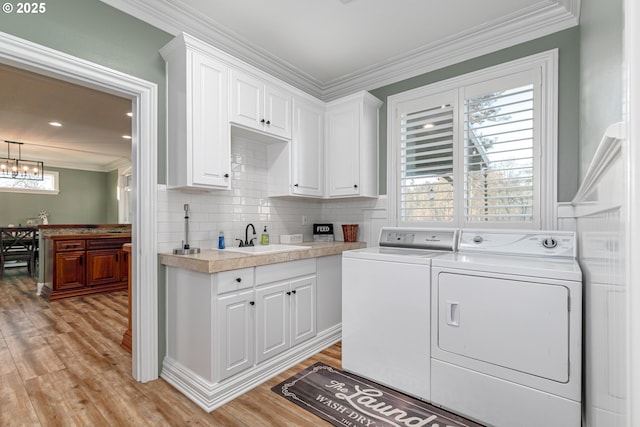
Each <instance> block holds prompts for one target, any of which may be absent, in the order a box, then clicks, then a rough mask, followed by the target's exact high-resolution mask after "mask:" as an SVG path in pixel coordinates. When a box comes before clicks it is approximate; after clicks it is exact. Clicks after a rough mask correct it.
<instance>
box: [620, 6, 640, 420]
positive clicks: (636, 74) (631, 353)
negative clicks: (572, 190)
mask: <svg viewBox="0 0 640 427" xmlns="http://www.w3.org/2000/svg"><path fill="white" fill-rule="evenodd" d="M624 17H625V18H624V19H625V23H624V43H623V45H624V58H625V61H624V63H625V65H626V70H624V78H625V81H626V88H625V89H626V99H627V105H626V109H625V118H624V119H625V123H626V131H627V134H626V141H625V146H626V150H627V156H625V158H624V159H625V162H626V173H627V176H626V177H625V178H626V183H627V189H626V190H627V191H626V200H625V208H626V209H627V211H626V216H625V224H626V227H627V230H626V231H627V233H626V236H627V241H626V247H625V258H626V259H625V265H626V277H625V283H626V286H627V292H628V298H627V336H628V344H629V345H628V352H627V372H628V374H629V376H628V378H629V384H628V390H627V414H628V418H627V425H628V426H630V427H631V426H637V425H640V407H638V404H637V402H638V399H640V364H639V363H638V360H640V311H639V309H640V289H639V288H638V286H637V285H638V283H637V278H638V277H639V276H640V263H638V262H637V260H638V259H640V217H639V216H638V212H640V147H638V144H639V143H640V53H638V50H639V49H640V28H639V26H640V5H639V4H638V1H637V0H625V2H624Z"/></svg>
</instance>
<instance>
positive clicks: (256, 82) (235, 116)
mask: <svg viewBox="0 0 640 427" xmlns="http://www.w3.org/2000/svg"><path fill="white" fill-rule="evenodd" d="M230 119H231V121H232V122H234V123H237V124H239V125H243V126H246V127H249V128H252V129H256V130H260V131H262V130H264V126H263V123H265V122H266V119H265V117H264V83H263V82H262V80H260V79H258V78H256V77H253V76H251V75H249V74H245V73H242V72H240V71H236V70H232V71H231V118H230Z"/></svg>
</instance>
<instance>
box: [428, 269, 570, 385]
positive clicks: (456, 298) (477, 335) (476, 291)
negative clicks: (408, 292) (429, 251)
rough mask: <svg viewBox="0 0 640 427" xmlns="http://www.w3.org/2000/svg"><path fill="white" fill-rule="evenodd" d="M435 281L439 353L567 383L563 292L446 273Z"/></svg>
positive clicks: (539, 285) (566, 293) (565, 297)
mask: <svg viewBox="0 0 640 427" xmlns="http://www.w3.org/2000/svg"><path fill="white" fill-rule="evenodd" d="M437 277H438V279H437V282H436V286H437V287H438V315H437V318H438V327H437V333H438V336H437V346H438V348H440V349H441V350H444V351H446V352H451V353H455V354H458V355H460V356H464V357H466V358H471V359H475V360H479V361H482V362H486V363H490V364H493V365H497V366H501V367H504V368H507V369H512V370H516V371H520V372H524V373H527V374H531V375H535V376H539V377H543V378H547V379H550V380H553V381H558V382H562V383H565V382H567V381H569V289H568V288H567V287H565V286H561V285H554V284H546V283H539V282H532V281H519V280H514V279H507V278H496V277H481V276H475V275H466V274H458V273H451V272H440V274H438V276H437ZM529 280H531V279H530V278H529Z"/></svg>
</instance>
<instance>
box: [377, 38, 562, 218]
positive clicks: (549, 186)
mask: <svg viewBox="0 0 640 427" xmlns="http://www.w3.org/2000/svg"><path fill="white" fill-rule="evenodd" d="M532 69H539V70H540V73H541V82H542V86H541V88H540V89H541V90H540V105H541V107H542V108H541V111H540V117H541V119H542V123H541V128H540V144H541V153H539V155H540V156H541V157H540V173H539V180H540V188H539V191H540V194H541V195H544V197H541V198H540V218H539V221H537V223H535V222H534V224H531V225H529V224H527V225H525V224H516V223H510V224H501V223H498V222H488V223H486V224H484V223H480V224H474V225H473V227H474V228H483V227H489V228H522V227H523V226H525V227H533V228H540V229H555V228H557V211H558V203H557V194H558V191H557V182H558V167H557V158H558V119H557V117H558V49H552V50H549V51H546V52H541V53H538V54H534V55H530V56H527V57H524V58H520V59H516V60H513V61H509V62H505V63H502V64H498V65H494V66H492V67H488V68H485V69H482V70H478V71H474V72H471V73H467V74H463V75H460V76H456V77H452V78H450V79H446V80H442V81H440V82H435V83H432V84H428V85H425V86H421V87H418V88H415V89H410V90H408V91H405V92H401V93H397V94H394V95H391V96H389V97H388V98H387V105H388V108H387V196H388V204H389V212H388V213H389V220H390V222H391V223H392V224H395V225H398V224H399V208H400V204H399V200H398V186H399V184H400V183H399V181H400V177H399V147H400V143H401V141H400V133H399V128H398V125H399V117H398V104H400V103H405V102H409V101H412V100H415V99H419V98H421V97H424V96H430V95H433V94H436V93H440V92H445V91H449V90H454V89H458V88H459V87H461V86H467V85H471V84H476V83H480V82H482V81H486V80H491V79H496V78H500V77H502V76H506V75H509V74H513V73H517V72H522V71H528V70H532ZM430 226H434V227H452V226H454V227H462V226H463V225H462V224H458V223H457V222H456V223H454V224H438V225H434V224H432V223H431V224H430Z"/></svg>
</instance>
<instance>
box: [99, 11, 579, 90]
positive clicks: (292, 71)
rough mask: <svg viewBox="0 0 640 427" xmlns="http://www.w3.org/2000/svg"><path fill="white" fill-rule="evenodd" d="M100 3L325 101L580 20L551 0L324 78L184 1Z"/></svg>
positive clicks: (444, 65) (549, 32) (408, 76)
mask: <svg viewBox="0 0 640 427" xmlns="http://www.w3.org/2000/svg"><path fill="white" fill-rule="evenodd" d="M101 1H102V2H104V3H106V4H108V5H110V6H112V7H114V8H116V9H119V10H121V11H122V12H125V13H127V14H129V15H132V16H134V17H136V18H138V19H140V20H142V21H144V22H147V23H148V24H151V25H153V26H155V27H157V28H159V29H161V30H163V31H166V32H168V33H170V34H173V35H177V34H179V33H181V32H187V33H189V34H190V35H192V36H194V37H197V38H199V39H201V40H202V41H204V42H206V43H209V44H211V45H213V46H215V47H217V48H218V49H220V50H222V51H224V52H227V53H229V54H230V55H232V56H234V57H236V58H238V59H240V60H242V61H244V62H246V63H248V64H250V65H252V66H254V67H256V68H258V69H261V70H263V71H265V72H267V73H269V74H271V75H272V76H274V77H276V78H278V79H280V80H282V81H284V82H286V83H289V84H290V85H292V86H294V87H297V88H298V89H300V90H303V91H305V92H307V93H309V94H310V95H313V96H315V97H316V98H319V99H321V100H323V101H330V100H333V99H336V98H340V97H342V96H345V95H348V94H352V93H354V92H357V91H360V90H372V89H376V88H379V87H382V86H385V85H388V84H391V83H395V82H398V81H401V80H404V79H407V78H411V77H415V76H418V75H420V74H424V73H427V72H430V71H433V70H437V69H439V68H442V67H446V66H449V65H453V64H456V63H459V62H462V61H466V60H469V59H472V58H474V57H478V56H481V55H485V54H488V53H492V52H496V51H498V50H500V49H504V48H507V47H510V46H513V45H516V44H519V43H524V42H527V41H530V40H533V39H536V38H540V37H543V36H546V35H549V34H552V33H555V32H558V31H562V30H565V29H568V28H571V27H574V26H576V25H578V23H579V10H580V0H548V1H547V2H546V3H547V4H546V5H544V6H543V7H540V6H536V7H531V8H530V9H528V10H525V11H521V12H520V13H518V14H513V15H510V16H506V17H503V18H501V19H498V20H494V21H492V22H489V23H484V24H483V25H482V26H478V27H475V28H470V29H468V30H467V31H465V32H464V33H460V34H456V35H455V36H452V37H449V38H447V39H443V40H439V41H438V42H436V43H432V44H430V45H427V46H423V47H422V48H420V49H416V50H414V51H411V52H408V53H406V54H403V55H399V56H396V57H393V58H389V59H387V60H385V61H383V62H380V63H378V64H374V65H372V66H370V67H367V68H364V69H361V70H358V71H356V72H354V73H350V74H348V75H344V76H341V77H339V78H337V79H334V80H332V81H329V82H321V81H318V80H317V79H315V78H313V77H312V76H310V75H308V74H306V73H304V72H302V71H301V70H300V69H298V68H296V67H295V66H293V65H292V64H289V63H287V62H286V61H283V60H282V59H281V58H279V57H277V56H275V55H272V54H271V53H269V52H268V51H266V50H264V49H261V48H258V47H256V46H253V45H251V44H250V43H249V42H248V41H247V40H245V39H243V38H242V37H241V36H239V35H238V34H236V33H234V32H233V31H231V30H230V29H228V28H225V27H224V26H223V25H221V24H220V23H218V22H216V21H213V20H212V19H210V18H207V17H204V16H202V15H201V14H198V12H197V11H196V10H194V9H193V8H191V7H190V6H188V5H185V4H183V3H182V2H181V1H180V0H139V1H136V2H131V1H130V0H101Z"/></svg>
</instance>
